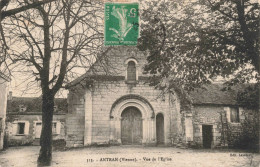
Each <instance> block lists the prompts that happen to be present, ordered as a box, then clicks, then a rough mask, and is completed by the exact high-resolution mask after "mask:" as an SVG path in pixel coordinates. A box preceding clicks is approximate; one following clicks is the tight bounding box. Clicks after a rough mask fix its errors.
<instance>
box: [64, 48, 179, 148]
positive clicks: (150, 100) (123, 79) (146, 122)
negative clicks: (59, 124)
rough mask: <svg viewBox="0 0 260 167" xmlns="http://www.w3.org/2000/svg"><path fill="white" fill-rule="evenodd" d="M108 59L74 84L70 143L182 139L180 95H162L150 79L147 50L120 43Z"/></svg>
mask: <svg viewBox="0 0 260 167" xmlns="http://www.w3.org/2000/svg"><path fill="white" fill-rule="evenodd" d="M104 57H106V58H105V60H104V59H103V60H101V61H97V62H96V63H95V64H94V65H93V66H92V67H91V68H90V69H89V71H88V72H87V73H86V74H84V75H83V76H81V77H79V78H78V79H76V80H74V81H73V82H71V83H70V84H69V85H68V88H69V95H68V105H69V106H68V107H69V109H68V114H67V119H66V126H67V127H66V128H67V136H66V143H67V146H68V147H69V146H82V145H91V144H99V143H109V144H137V145H138V144H144V145H150V144H151V145H155V144H171V143H172V142H173V141H175V140H179V139H181V138H180V136H182V133H183V130H182V124H181V115H180V104H179V100H178V97H177V96H175V95H164V96H161V92H160V91H159V90H156V89H154V88H153V87H150V86H149V84H148V83H146V81H147V78H148V77H147V76H146V75H144V74H143V66H144V64H145V63H146V57H147V53H145V52H140V51H138V49H137V48H136V47H129V46H127V47H126V46H118V47H115V48H113V49H111V50H109V51H108V52H107V53H106V56H104ZM103 61H104V62H103ZM102 63H106V64H105V68H103V66H102V65H103V64H102ZM108 73H109V74H108ZM110 74H112V75H110Z"/></svg>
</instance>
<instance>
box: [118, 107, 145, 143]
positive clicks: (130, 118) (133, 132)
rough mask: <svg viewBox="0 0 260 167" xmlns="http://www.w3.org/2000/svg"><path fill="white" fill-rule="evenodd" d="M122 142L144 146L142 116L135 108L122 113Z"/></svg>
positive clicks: (129, 108)
mask: <svg viewBox="0 0 260 167" xmlns="http://www.w3.org/2000/svg"><path fill="white" fill-rule="evenodd" d="M121 117H122V120H121V140H122V144H142V139H143V126H142V114H141V112H140V111H139V110H138V109H137V108H135V107H128V108H126V109H125V110H124V111H123V112H122V115H121Z"/></svg>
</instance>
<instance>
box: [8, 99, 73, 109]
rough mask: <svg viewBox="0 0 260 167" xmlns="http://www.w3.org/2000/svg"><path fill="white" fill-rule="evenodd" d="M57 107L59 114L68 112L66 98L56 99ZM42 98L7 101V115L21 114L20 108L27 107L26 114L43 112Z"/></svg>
mask: <svg viewBox="0 0 260 167" xmlns="http://www.w3.org/2000/svg"><path fill="white" fill-rule="evenodd" d="M54 103H55V106H57V112H59V113H63V112H67V108H68V104H67V99H66V98H55V100H54ZM41 104H42V99H41V97H12V100H8V101H7V113H11V112H19V106H20V105H23V106H25V107H26V111H25V112H41Z"/></svg>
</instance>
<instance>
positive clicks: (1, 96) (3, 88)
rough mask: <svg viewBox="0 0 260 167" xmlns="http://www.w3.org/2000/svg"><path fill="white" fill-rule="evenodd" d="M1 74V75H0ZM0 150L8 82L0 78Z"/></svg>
mask: <svg viewBox="0 0 260 167" xmlns="http://www.w3.org/2000/svg"><path fill="white" fill-rule="evenodd" d="M0 74H1V73H0ZM0 92H1V93H0V150H2V149H3V145H4V134H5V119H6V108H7V93H8V82H7V81H6V80H4V79H2V78H1V76H0Z"/></svg>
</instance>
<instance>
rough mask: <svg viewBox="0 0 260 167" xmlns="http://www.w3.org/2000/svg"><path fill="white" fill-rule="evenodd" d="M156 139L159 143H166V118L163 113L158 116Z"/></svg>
mask: <svg viewBox="0 0 260 167" xmlns="http://www.w3.org/2000/svg"><path fill="white" fill-rule="evenodd" d="M156 139H157V144H164V118H163V115H162V114H161V113H159V114H157V116H156Z"/></svg>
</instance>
